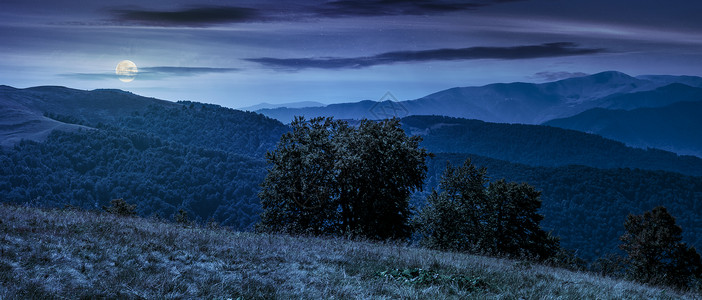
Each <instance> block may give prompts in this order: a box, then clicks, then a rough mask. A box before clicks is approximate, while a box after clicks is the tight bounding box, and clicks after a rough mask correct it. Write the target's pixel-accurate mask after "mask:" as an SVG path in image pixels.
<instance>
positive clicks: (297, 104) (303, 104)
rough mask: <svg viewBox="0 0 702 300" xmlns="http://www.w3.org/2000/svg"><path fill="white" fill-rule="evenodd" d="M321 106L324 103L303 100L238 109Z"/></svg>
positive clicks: (261, 104)
mask: <svg viewBox="0 0 702 300" xmlns="http://www.w3.org/2000/svg"><path fill="white" fill-rule="evenodd" d="M319 106H324V103H321V102H315V101H301V102H290V103H280V104H271V103H266V102H263V103H260V104H256V105H252V106H245V107H239V108H237V109H239V110H244V111H257V110H260V109H273V108H280V107H284V108H304V107H319Z"/></svg>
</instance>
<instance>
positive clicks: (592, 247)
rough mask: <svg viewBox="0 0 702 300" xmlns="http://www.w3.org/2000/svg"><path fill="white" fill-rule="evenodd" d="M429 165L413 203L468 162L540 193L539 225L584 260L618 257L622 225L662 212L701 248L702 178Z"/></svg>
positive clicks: (449, 158)
mask: <svg viewBox="0 0 702 300" xmlns="http://www.w3.org/2000/svg"><path fill="white" fill-rule="evenodd" d="M435 155H436V156H435V157H434V158H432V159H429V160H428V161H427V164H428V169H429V171H428V174H427V180H426V182H425V189H424V191H423V192H422V193H418V194H417V195H414V196H413V199H414V203H415V204H416V205H418V206H421V205H422V202H421V199H423V197H426V196H427V194H428V190H429V189H431V188H432V187H436V186H438V185H439V181H440V179H441V175H442V174H443V172H444V169H445V168H446V163H447V162H450V163H451V164H453V165H460V164H461V163H462V162H463V161H465V160H466V159H467V158H471V159H472V161H473V163H474V164H475V165H477V166H481V167H486V168H487V170H488V174H487V176H488V177H489V178H490V179H491V180H497V179H500V178H506V179H507V180H510V181H515V182H527V183H529V184H530V185H533V186H534V187H536V189H537V190H540V191H542V199H543V206H542V207H541V210H540V213H541V214H543V215H544V216H545V219H544V221H543V222H542V223H541V224H542V225H543V226H544V228H546V229H547V230H552V231H553V233H554V234H555V235H557V236H559V237H560V238H561V245H563V246H564V247H566V248H568V249H576V250H577V252H578V253H577V254H578V256H581V257H583V258H585V259H588V260H593V259H595V258H596V257H599V256H603V255H606V254H609V253H613V252H616V249H617V244H618V243H619V242H618V240H617V239H618V237H619V236H621V235H622V233H623V232H624V226H623V225H622V224H623V220H625V218H626V216H627V215H628V214H630V213H636V214H638V213H641V212H644V211H646V210H650V209H652V208H654V207H656V206H660V205H662V206H665V207H666V208H668V209H669V210H670V212H671V213H672V214H673V215H674V216H676V219H677V222H678V224H679V225H680V226H682V227H683V228H685V229H686V230H685V232H683V238H684V240H685V241H686V242H688V243H690V244H691V245H694V246H696V247H698V248H702V236H700V235H699V234H698V233H699V232H701V231H702V225H701V224H700V222H699V213H700V212H701V211H702V178H700V177H694V176H687V175H682V174H678V173H671V172H663V171H648V170H638V169H625V168H620V169H597V168H592V167H585V166H564V167H532V166H527V165H523V164H516V163H510V162H506V161H501V160H496V159H491V158H486V157H482V156H478V155H470V154H446V153H436V154H435Z"/></svg>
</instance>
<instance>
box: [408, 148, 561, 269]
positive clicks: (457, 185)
mask: <svg viewBox="0 0 702 300" xmlns="http://www.w3.org/2000/svg"><path fill="white" fill-rule="evenodd" d="M439 189H440V191H432V193H431V194H430V196H429V197H428V198H427V205H426V206H425V207H424V208H423V209H422V211H421V212H420V213H419V215H418V217H417V225H418V229H419V233H420V235H422V239H423V240H422V243H424V244H425V245H426V246H429V247H432V248H438V249H445V250H457V251H469V252H482V253H488V254H497V255H510V256H516V257H531V258H537V259H546V258H549V257H551V256H553V255H555V254H556V252H557V251H558V248H559V246H558V241H557V240H556V239H555V238H553V237H551V236H550V235H549V234H548V233H546V232H545V231H544V230H543V229H541V227H539V222H540V221H541V220H542V219H543V216H541V215H539V214H538V213H537V211H538V209H539V208H540V207H541V200H540V198H539V197H540V195H541V193H540V192H538V191H536V189H534V187H532V186H530V185H528V184H525V183H522V184H517V183H513V182H506V181H505V180H499V181H496V182H492V183H489V184H488V178H487V176H486V170H485V168H476V167H475V166H474V165H473V164H472V163H471V161H470V159H468V160H466V161H465V162H464V164H463V166H460V167H457V168H456V167H452V166H451V165H448V166H447V167H446V171H445V172H444V175H443V176H442V178H441V182H440V185H439Z"/></svg>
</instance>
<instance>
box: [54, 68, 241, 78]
mask: <svg viewBox="0 0 702 300" xmlns="http://www.w3.org/2000/svg"><path fill="white" fill-rule="evenodd" d="M240 70H241V69H238V68H210V67H169V66H158V67H143V68H139V72H138V73H137V75H136V78H138V79H139V80H157V79H163V78H168V77H180V76H197V75H204V74H213V73H229V72H237V71H240ZM59 75H60V76H62V77H71V78H76V79H82V80H107V79H117V78H119V76H117V74H115V73H113V72H110V73H66V74H59Z"/></svg>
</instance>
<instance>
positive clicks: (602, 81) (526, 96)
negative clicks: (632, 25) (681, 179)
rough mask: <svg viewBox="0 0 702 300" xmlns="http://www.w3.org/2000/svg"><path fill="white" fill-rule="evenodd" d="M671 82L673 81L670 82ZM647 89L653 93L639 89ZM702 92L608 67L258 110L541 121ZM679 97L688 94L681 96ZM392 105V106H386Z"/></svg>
mask: <svg viewBox="0 0 702 300" xmlns="http://www.w3.org/2000/svg"><path fill="white" fill-rule="evenodd" d="M668 85H672V86H670V87H666V86H668ZM663 87H665V88H663ZM647 91H653V92H650V93H641V92H647ZM700 94H702V78H700V77H691V76H653V75H651V76H640V77H631V76H629V75H626V74H624V73H620V72H614V71H609V72H602V73H598V74H594V75H589V76H584V77H576V78H569V79H564V80H560V81H555V82H549V83H542V84H534V83H519V82H518V83H496V84H489V85H485V86H480V87H457V88H451V89H447V90H444V91H440V92H437V93H434V94H431V95H428V96H425V97H422V98H419V99H415V100H408V101H399V102H396V103H394V105H391V104H390V103H388V102H389V101H386V102H384V103H378V102H375V101H370V100H365V101H360V102H354V103H342V104H330V105H327V106H323V107H312V108H283V107H279V108H267V109H260V110H258V112H260V113H262V114H264V115H266V116H269V117H272V118H275V119H278V120H280V121H281V122H283V123H289V122H290V121H291V120H292V118H293V117H294V116H297V115H304V116H306V117H316V116H334V117H336V118H341V119H361V118H367V119H379V118H384V117H387V116H388V115H392V114H393V113H395V114H396V115H397V116H399V117H404V116H407V115H441V116H449V117H460V118H466V119H478V120H483V121H488V122H499V123H522V124H541V123H543V122H546V121H549V120H552V119H556V118H564V117H570V116H573V115H576V114H578V113H581V112H584V111H586V110H588V109H592V108H597V107H603V108H626V109H634V108H640V107H655V106H663V105H667V104H671V103H674V102H679V101H691V99H694V101H699V100H702V99H700V98H699V97H698V96H699V95H700ZM681 96H682V97H684V98H683V99H682V100H678V99H677V98H678V97H681ZM620 102H624V103H620ZM383 104H384V105H383ZM389 106H392V107H390V108H391V109H387V108H388V107H389ZM393 108H394V109H393Z"/></svg>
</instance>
